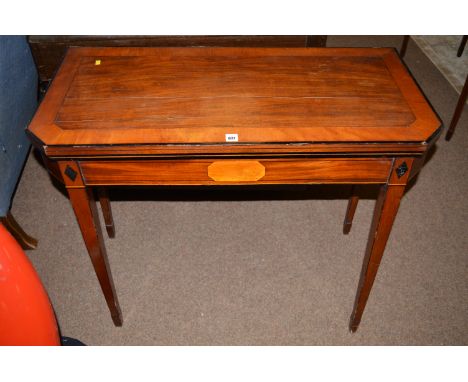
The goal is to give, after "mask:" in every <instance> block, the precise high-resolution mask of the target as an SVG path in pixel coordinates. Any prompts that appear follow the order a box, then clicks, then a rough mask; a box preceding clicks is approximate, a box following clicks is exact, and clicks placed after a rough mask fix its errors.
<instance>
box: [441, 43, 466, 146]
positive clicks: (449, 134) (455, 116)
mask: <svg viewBox="0 0 468 382" xmlns="http://www.w3.org/2000/svg"><path fill="white" fill-rule="evenodd" d="M467 41H468V36H463V38H462V40H461V42H460V46H459V47H458V51H457V57H461V56H462V54H463V52H464V50H465V46H466V42H467ZM467 95H468V73H467V74H466V79H465V85H463V89H462V91H461V93H460V97H459V98H458V102H457V106H456V107H455V112H454V113H453V117H452V120H451V121H450V126H449V128H448V130H447V135H445V140H446V141H450V139H451V138H452V136H453V133H454V132H455V128H456V127H457V124H458V120H459V119H460V117H461V114H462V111H463V109H464V107H465V104H466V97H467Z"/></svg>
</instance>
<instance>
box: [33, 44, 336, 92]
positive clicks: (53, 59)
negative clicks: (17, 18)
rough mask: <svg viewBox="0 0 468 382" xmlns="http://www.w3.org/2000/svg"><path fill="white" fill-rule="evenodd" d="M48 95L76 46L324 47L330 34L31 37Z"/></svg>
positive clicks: (43, 85)
mask: <svg viewBox="0 0 468 382" xmlns="http://www.w3.org/2000/svg"><path fill="white" fill-rule="evenodd" d="M28 41H29V45H30V46H31V51H32V53H33V56H34V60H35V61H36V65H37V70H38V72H39V79H40V91H41V93H42V94H45V92H46V90H47V87H48V86H49V83H50V81H51V80H52V78H53V77H54V74H55V72H56V71H57V69H58V68H59V66H60V63H61V62H62V60H63V58H64V57H65V53H66V51H67V49H68V48H69V47H71V46H75V47H88V46H89V47H91V46H94V47H98V46H99V47H189V46H191V47H204V46H208V47H251V48H252V47H257V48H260V47H278V48H279V47H283V48H286V47H289V48H299V47H324V46H325V45H326V43H327V36H29V38H28Z"/></svg>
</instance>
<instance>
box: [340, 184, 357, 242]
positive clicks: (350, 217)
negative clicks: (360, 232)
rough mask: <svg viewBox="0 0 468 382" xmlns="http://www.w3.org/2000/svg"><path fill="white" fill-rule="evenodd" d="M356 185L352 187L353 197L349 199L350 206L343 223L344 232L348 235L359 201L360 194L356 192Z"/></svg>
mask: <svg viewBox="0 0 468 382" xmlns="http://www.w3.org/2000/svg"><path fill="white" fill-rule="evenodd" d="M356 188H357V187H356V186H353V187H352V189H351V197H350V198H349V201H348V208H347V210H346V215H345V219H344V223H343V233H344V234H345V235H347V234H348V233H349V231H350V230H351V226H352V225H353V218H354V213H355V212H356V207H357V205H358V202H359V196H358V195H357V194H356Z"/></svg>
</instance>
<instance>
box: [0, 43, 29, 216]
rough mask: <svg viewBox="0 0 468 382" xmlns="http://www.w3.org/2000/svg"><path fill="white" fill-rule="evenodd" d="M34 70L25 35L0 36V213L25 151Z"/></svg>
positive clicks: (5, 209)
mask: <svg viewBox="0 0 468 382" xmlns="http://www.w3.org/2000/svg"><path fill="white" fill-rule="evenodd" d="M37 84H38V79H37V71H36V66H35V64H34V61H33V57H32V54H31V51H30V49H29V45H28V43H27V41H26V36H0V216H5V215H6V214H7V212H8V211H9V209H10V207H11V201H12V197H13V194H14V191H15V189H16V185H17V183H18V180H19V177H20V174H21V170H22V168H23V165H24V162H25V159H26V156H27V154H28V152H29V147H30V143H29V140H28V138H27V137H26V134H25V129H26V127H27V126H28V124H29V122H30V121H31V119H32V117H33V115H34V112H35V111H36V107H37Z"/></svg>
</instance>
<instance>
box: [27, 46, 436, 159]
mask: <svg viewBox="0 0 468 382" xmlns="http://www.w3.org/2000/svg"><path fill="white" fill-rule="evenodd" d="M439 126H440V121H439V119H438V118H437V116H436V115H435V113H434V112H433V110H432V108H431V107H430V105H429V104H428V102H427V101H426V99H425V98H424V96H423V94H422V93H421V91H420V90H419V88H418V86H417V85H416V83H415V82H414V80H413V78H412V77H411V75H410V74H409V73H408V71H407V69H406V68H405V66H404V65H403V64H402V62H401V61H400V59H399V57H398V55H397V53H396V52H395V51H394V50H393V49H390V48H71V49H69V51H68V53H67V55H66V57H65V60H64V62H63V64H62V66H61V68H60V70H59V71H58V73H57V75H56V77H55V79H54V81H53V83H52V85H51V87H50V89H49V91H48V92H47V94H46V96H45V98H44V100H43V102H42V103H41V105H40V107H39V109H38V112H37V113H36V115H35V117H34V119H33V121H32V123H31V124H30V126H29V131H30V133H32V135H33V137H34V139H35V140H36V142H37V141H39V142H40V144H41V145H44V146H45V147H48V148H53V147H63V146H68V147H71V146H79V147H82V148H83V147H87V146H93V145H97V146H103V145H109V146H110V145H162V146H165V145H167V146H168V147H169V146H172V145H178V144H180V145H203V146H205V145H208V146H210V145H219V144H224V145H226V142H228V143H229V144H230V145H231V144H234V145H236V144H237V145H242V144H246V145H248V144H255V145H261V144H277V145H278V144H282V143H289V144H291V143H293V144H294V143H297V144H300V143H303V144H304V143H305V144H307V143H314V144H316V143H334V144H336V143H350V144H352V143H377V142H379V143H390V144H394V143H417V144H424V143H425V142H426V141H427V140H428V139H429V138H430V137H431V136H432V135H433V134H434V133H435V132H436V131H437V129H438V128H439ZM227 134H228V135H229V137H228V136H227ZM229 139H232V140H233V141H229ZM46 152H47V150H46Z"/></svg>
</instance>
